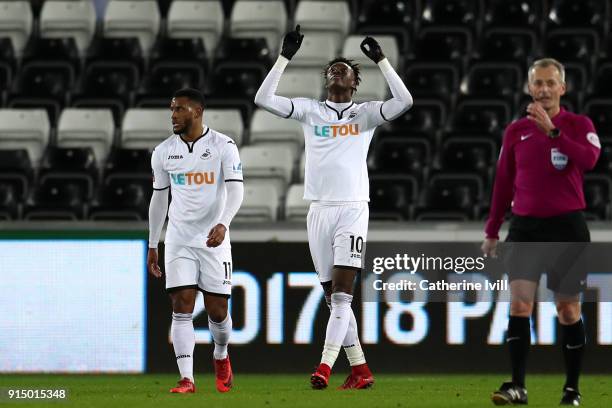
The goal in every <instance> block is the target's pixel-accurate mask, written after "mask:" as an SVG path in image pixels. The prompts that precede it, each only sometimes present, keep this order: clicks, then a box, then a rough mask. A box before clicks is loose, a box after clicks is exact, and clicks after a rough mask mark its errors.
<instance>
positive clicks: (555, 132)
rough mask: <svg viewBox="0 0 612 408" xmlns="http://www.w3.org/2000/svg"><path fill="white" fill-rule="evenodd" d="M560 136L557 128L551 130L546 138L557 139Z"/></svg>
mask: <svg viewBox="0 0 612 408" xmlns="http://www.w3.org/2000/svg"><path fill="white" fill-rule="evenodd" d="M560 134H561V131H560V130H559V129H557V128H554V129H551V130H550V131H549V132H548V133H547V136H548V137H550V138H551V139H556V138H558V137H559V135H560Z"/></svg>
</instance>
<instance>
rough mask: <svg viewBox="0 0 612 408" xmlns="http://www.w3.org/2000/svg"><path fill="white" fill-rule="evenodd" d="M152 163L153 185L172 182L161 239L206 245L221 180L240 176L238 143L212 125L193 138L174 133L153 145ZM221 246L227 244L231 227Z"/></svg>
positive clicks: (222, 196) (219, 202) (217, 213)
mask: <svg viewBox="0 0 612 408" xmlns="http://www.w3.org/2000/svg"><path fill="white" fill-rule="evenodd" d="M151 168H152V169H153V188H154V189H156V190H164V189H167V188H168V187H170V189H171V190H170V191H171V194H172V201H171V202H170V209H169V210H168V228H167V230H166V239H165V243H166V244H174V245H184V246H190V247H196V248H202V247H205V245H206V240H207V238H206V237H207V235H208V232H209V231H210V229H211V228H212V227H214V226H215V225H217V224H218V223H219V219H220V217H221V213H222V212H223V208H224V207H225V200H226V196H227V193H226V190H225V183H226V182H240V183H241V182H242V164H241V163H240V157H239V155H238V148H237V147H236V143H234V141H233V140H232V139H230V138H229V137H228V136H226V135H224V134H222V133H219V132H215V131H214V130H212V129H210V128H206V130H205V132H204V134H203V135H202V136H200V138H198V139H196V140H195V141H193V142H186V141H185V140H183V139H182V138H181V137H180V136H178V135H172V136H170V137H169V138H168V139H166V140H164V141H163V142H162V143H160V144H159V145H158V146H157V147H156V148H155V150H153V155H152V157H151ZM224 246H230V239H229V232H228V233H227V234H226V236H225V240H223V243H222V244H221V247H224Z"/></svg>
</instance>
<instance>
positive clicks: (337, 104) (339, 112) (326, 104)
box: [325, 100, 355, 120]
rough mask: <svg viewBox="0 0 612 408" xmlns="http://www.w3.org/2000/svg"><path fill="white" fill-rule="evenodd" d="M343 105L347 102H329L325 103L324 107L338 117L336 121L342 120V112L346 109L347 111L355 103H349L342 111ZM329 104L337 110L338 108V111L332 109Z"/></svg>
mask: <svg viewBox="0 0 612 408" xmlns="http://www.w3.org/2000/svg"><path fill="white" fill-rule="evenodd" d="M345 103H348V102H344V103H335V102H331V101H327V100H326V101H325V106H327V107H328V108H329V109H331V110H333V111H334V112H336V115H338V120H340V119H342V115H343V114H344V112H346V111H347V109H349V108H350V107H351V106H353V105H354V104H355V102H353V101H351V103H350V104H349V105H348V106H347V107H346V108H344V109H342V105H344V104H345ZM331 104H334V105H336V107H337V108H339V109H340V110H338V109H336V108H334V107H333V106H332V105H331Z"/></svg>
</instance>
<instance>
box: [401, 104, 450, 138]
mask: <svg viewBox="0 0 612 408" xmlns="http://www.w3.org/2000/svg"><path fill="white" fill-rule="evenodd" d="M446 118H447V115H446V107H445V106H444V104H443V103H442V102H440V101H438V100H436V99H421V98H419V100H418V103H417V104H415V105H413V106H412V107H411V108H410V109H409V110H408V111H407V112H406V113H404V114H403V115H401V116H400V117H398V118H396V119H394V120H393V121H392V122H391V129H393V130H394V131H396V132H405V133H408V134H413V133H415V132H419V133H427V134H428V135H430V136H431V137H433V136H434V135H435V134H436V132H438V131H439V130H440V129H443V128H444V125H445V124H446Z"/></svg>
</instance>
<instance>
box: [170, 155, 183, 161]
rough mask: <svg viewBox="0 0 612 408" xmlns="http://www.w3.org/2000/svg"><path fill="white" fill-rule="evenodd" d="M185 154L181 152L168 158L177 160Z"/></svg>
mask: <svg viewBox="0 0 612 408" xmlns="http://www.w3.org/2000/svg"><path fill="white" fill-rule="evenodd" d="M182 158H183V156H182V155H180V154H171V155H170V156H168V160H177V159H182Z"/></svg>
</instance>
